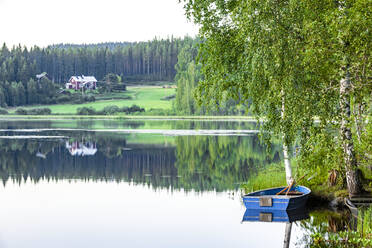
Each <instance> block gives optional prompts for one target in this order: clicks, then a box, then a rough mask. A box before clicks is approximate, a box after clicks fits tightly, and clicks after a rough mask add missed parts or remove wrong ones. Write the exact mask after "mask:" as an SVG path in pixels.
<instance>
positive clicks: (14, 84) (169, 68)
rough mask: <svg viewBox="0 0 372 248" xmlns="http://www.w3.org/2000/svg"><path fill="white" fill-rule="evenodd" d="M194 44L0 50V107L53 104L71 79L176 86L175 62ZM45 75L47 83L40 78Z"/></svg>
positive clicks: (163, 41)
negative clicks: (116, 77) (112, 76)
mask: <svg viewBox="0 0 372 248" xmlns="http://www.w3.org/2000/svg"><path fill="white" fill-rule="evenodd" d="M192 42H193V38H190V37H186V38H183V39H180V38H169V39H161V40H159V39H156V38H155V39H154V40H152V41H148V42H135V43H129V42H122V43H100V44H88V45H69V44H65V45H64V44H59V45H52V46H48V47H46V48H40V47H37V46H34V47H32V48H26V47H22V46H21V45H19V46H15V47H13V48H8V47H7V46H6V44H3V46H2V48H1V50H0V106H2V107H4V106H20V105H28V104H37V103H41V104H45V103H53V102H54V99H55V98H56V90H52V88H58V87H62V86H63V85H64V83H66V82H67V81H68V80H69V78H70V77H71V76H73V75H92V76H95V77H96V78H97V80H99V81H100V80H104V77H105V75H107V74H109V73H114V74H117V75H119V76H121V78H122V80H123V81H124V82H131V81H136V82H138V81H173V79H174V76H175V75H176V69H175V65H176V64H177V57H178V54H179V52H180V50H182V48H183V47H184V46H185V45H186V44H191V43H192ZM42 72H46V73H47V79H45V78H44V79H43V80H39V81H38V80H37V79H36V75H37V74H40V73H42Z"/></svg>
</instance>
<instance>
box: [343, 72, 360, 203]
mask: <svg viewBox="0 0 372 248" xmlns="http://www.w3.org/2000/svg"><path fill="white" fill-rule="evenodd" d="M350 87H351V85H350V77H349V74H347V75H346V78H344V79H341V81H340V107H341V117H342V118H341V127H340V132H341V139H342V146H343V149H344V154H343V156H344V163H345V170H346V182H347V188H348V191H349V195H350V196H354V195H360V194H361V193H362V192H363V187H362V184H361V179H360V175H359V173H358V171H357V169H358V166H357V161H356V158H355V152H354V143H353V139H352V133H351V123H350Z"/></svg>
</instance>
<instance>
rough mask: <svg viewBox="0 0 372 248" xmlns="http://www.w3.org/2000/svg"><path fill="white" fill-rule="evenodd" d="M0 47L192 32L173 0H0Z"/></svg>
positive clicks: (77, 42)
mask: <svg viewBox="0 0 372 248" xmlns="http://www.w3.org/2000/svg"><path fill="white" fill-rule="evenodd" d="M0 27H1V29H0V30H1V31H0V43H1V44H2V43H3V42H5V43H6V44H7V45H8V46H13V45H18V44H21V45H22V46H24V45H25V46H27V47H31V46H33V45H38V46H41V47H44V46H47V45H51V44H57V43H74V44H82V43H99V42H120V41H147V40H152V39H153V38H155V36H156V37H158V38H167V37H170V36H172V35H173V36H174V37H183V36H185V35H190V36H194V35H196V34H197V32H198V29H197V27H196V26H195V25H194V24H193V23H191V22H190V21H188V20H187V18H186V17H185V15H184V10H183V6H182V4H179V3H178V0H63V1H60V0H0Z"/></svg>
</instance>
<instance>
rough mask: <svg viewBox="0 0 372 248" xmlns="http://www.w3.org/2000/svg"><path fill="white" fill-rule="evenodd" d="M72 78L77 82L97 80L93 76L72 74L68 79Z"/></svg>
mask: <svg viewBox="0 0 372 248" xmlns="http://www.w3.org/2000/svg"><path fill="white" fill-rule="evenodd" d="M71 79H73V80H74V81H77V82H83V83H89V82H97V79H96V78H95V77H94V76H84V75H82V76H72V77H71V78H70V80H71Z"/></svg>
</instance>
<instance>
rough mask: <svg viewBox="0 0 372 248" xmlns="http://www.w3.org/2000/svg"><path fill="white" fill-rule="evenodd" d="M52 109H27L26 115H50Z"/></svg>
mask: <svg viewBox="0 0 372 248" xmlns="http://www.w3.org/2000/svg"><path fill="white" fill-rule="evenodd" d="M51 113H52V110H50V108H34V109H27V114H28V115H50V114H51Z"/></svg>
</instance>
